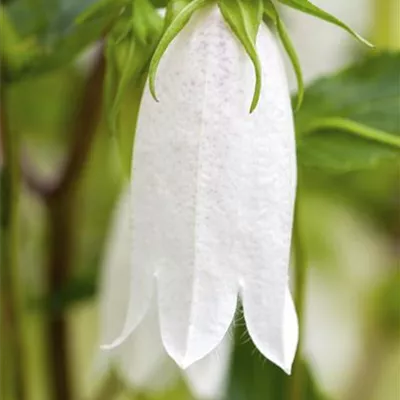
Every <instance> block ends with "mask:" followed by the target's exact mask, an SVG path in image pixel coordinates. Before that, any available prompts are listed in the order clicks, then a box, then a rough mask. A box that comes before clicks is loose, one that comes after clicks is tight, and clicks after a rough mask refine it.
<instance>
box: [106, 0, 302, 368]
mask: <svg viewBox="0 0 400 400" xmlns="http://www.w3.org/2000/svg"><path fill="white" fill-rule="evenodd" d="M257 50H258V54H259V58H260V61H261V65H262V70H263V72H262V91H261V97H260V101H259V104H258V106H257V108H256V110H255V111H254V112H253V113H252V114H249V108H250V104H251V100H252V97H253V89H254V83H255V77H254V69H253V65H252V63H251V61H250V59H249V57H248V56H247V54H246V53H245V50H244V49H243V47H242V45H241V44H240V42H239V41H238V40H237V38H236V37H235V36H234V34H233V33H232V31H231V30H230V28H229V27H228V25H227V23H226V22H225V21H224V20H223V18H222V16H221V13H220V11H219V9H218V8H217V6H210V7H206V8H204V9H202V10H200V11H198V12H196V13H195V14H194V15H193V16H192V18H191V20H190V21H189V23H188V24H187V25H186V27H185V28H184V29H183V30H182V31H181V32H180V33H179V34H178V36H177V37H176V38H175V39H174V41H173V42H172V43H171V45H170V46H169V48H168V49H167V51H166V53H165V55H164V56H163V57H162V59H161V62H160V65H159V70H158V75H157V81H156V89H157V95H158V98H159V102H156V101H155V100H154V99H153V98H152V97H151V95H150V93H149V90H148V88H146V90H145V92H144V95H143V99H142V104H141V109H140V113H139V120H138V125H137V132H136V139H135V146H134V153H133V170H132V185H131V217H132V218H131V229H132V232H131V235H132V236H131V239H132V242H131V248H132V253H131V255H132V258H131V263H132V269H133V270H134V271H133V273H132V282H131V283H132V287H131V301H130V304H131V307H130V311H129V313H128V316H127V320H126V325H125V329H124V332H123V334H122V335H121V336H120V338H119V339H118V340H117V341H116V342H115V343H114V344H113V345H117V344H119V343H120V342H121V341H122V340H123V339H125V338H126V337H127V336H128V335H129V333H130V332H132V331H133V330H134V329H135V328H136V326H137V324H138V323H139V322H140V320H141V319H142V318H143V315H144V313H145V311H146V309H147V308H148V306H149V304H150V302H151V300H150V299H151V297H152V296H156V297H157V301H158V309H159V317H160V325H161V337H162V341H163V344H164V346H165V349H166V350H167V352H168V354H169V355H170V356H171V357H172V358H173V359H174V360H175V361H176V362H177V363H178V365H180V366H181V367H182V368H186V367H188V366H189V365H191V364H192V363H194V362H195V361H197V360H200V359H202V358H204V357H205V356H206V355H207V354H209V353H210V352H211V351H212V350H213V349H215V348H216V347H217V346H218V344H219V343H220V342H221V341H222V339H223V338H224V336H225V335H226V333H227V331H228V329H229V326H230V324H231V322H232V320H233V317H234V314H235V310H236V305H237V298H238V295H239V294H240V295H241V298H242V302H243V309H244V316H245V321H246V323H247V327H248V331H249V334H250V336H251V338H252V339H253V341H254V343H255V344H256V346H257V347H258V349H259V350H260V351H261V352H262V353H263V354H264V355H265V356H266V357H267V358H269V359H270V360H271V361H273V362H274V363H276V364H277V365H279V366H281V367H282V368H283V369H284V370H285V371H287V372H289V371H290V367H291V364H292V361H293V357H294V352H295V347H296V344H294V345H293V344H291V345H290V346H288V344H287V337H288V332H287V329H289V328H290V329H291V330H293V332H292V333H291V334H290V333H289V334H290V338H293V337H295V338H296V341H297V333H296V332H297V321H296V315H295V311H294V307H293V303H292V301H291V299H290V296H289V299H287V297H288V296H287V295H286V290H287V285H288V264H289V253H290V241H291V229H292V218H293V204H294V198H295V186H296V160H295V143H294V129H293V121H292V111H291V105H290V98H289V91H288V87H287V82H286V77H285V73H284V68H283V65H282V60H281V55H280V53H279V50H278V46H277V44H276V41H275V38H274V37H273V35H272V34H271V33H270V32H269V30H268V28H267V27H266V26H264V25H263V26H262V27H261V29H260V32H259V35H258V39H257ZM153 277H154V278H155V280H154V281H155V282H156V293H154V290H153V286H152V283H153ZM285 309H289V310H290V312H289V313H287V312H285ZM287 314H288V315H289V316H290V317H289V319H290V321H287V319H286V318H285V315H287ZM288 327H289V328H288Z"/></svg>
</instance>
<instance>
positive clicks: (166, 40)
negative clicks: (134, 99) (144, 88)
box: [149, 0, 212, 101]
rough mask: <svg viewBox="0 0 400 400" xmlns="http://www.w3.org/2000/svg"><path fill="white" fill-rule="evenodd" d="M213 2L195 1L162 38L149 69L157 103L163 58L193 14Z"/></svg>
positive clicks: (181, 13) (151, 85) (171, 24)
mask: <svg viewBox="0 0 400 400" xmlns="http://www.w3.org/2000/svg"><path fill="white" fill-rule="evenodd" d="M211 1H212V0H193V1H192V2H191V3H189V4H188V5H187V6H186V7H184V8H183V9H182V10H181V11H180V12H179V13H178V14H177V16H176V17H175V18H174V19H173V20H172V21H171V23H170V25H169V26H168V27H167V29H166V30H165V32H164V34H163V36H162V37H161V40H160V42H159V43H158V46H157V48H156V50H155V52H154V55H153V58H152V59H151V63H150V68H149V85H150V92H151V94H152V96H153V97H154V99H155V100H156V101H158V99H157V95H156V88H155V81H156V75H157V69H158V66H159V64H160V60H161V57H162V56H163V55H164V53H165V51H166V50H167V48H168V46H169V45H170V44H171V42H172V41H173V40H174V38H175V37H176V36H177V35H178V33H179V32H180V31H181V30H182V29H183V28H184V27H185V26H186V24H187V23H188V22H189V20H190V18H191V16H192V15H193V13H194V12H195V11H197V10H198V9H200V8H201V7H204V6H205V5H206V4H207V3H210V2H211Z"/></svg>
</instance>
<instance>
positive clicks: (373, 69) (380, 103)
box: [296, 53, 400, 172]
mask: <svg viewBox="0 0 400 400" xmlns="http://www.w3.org/2000/svg"><path fill="white" fill-rule="evenodd" d="M399 80H400V53H398V54H389V53H381V54H377V55H374V56H370V57H368V58H367V59H365V60H364V61H362V62H361V63H359V64H356V65H353V66H351V67H350V68H348V69H346V70H344V71H342V72H340V73H338V74H336V75H333V76H330V77H326V78H323V79H321V80H318V81H317V82H315V83H314V84H312V85H311V86H310V87H309V88H308V89H307V90H306V92H305V98H304V102H303V107H302V108H301V110H300V111H299V112H298V113H297V115H296V129H297V136H298V137H297V143H298V156H299V162H300V164H302V165H304V166H307V167H313V168H320V169H324V170H328V171H331V172H348V171H352V170H357V169H365V168H370V167H372V166H375V165H377V164H378V163H381V162H383V161H385V160H388V159H398V157H399V154H400V119H399V118H398V107H399V104H400V90H399Z"/></svg>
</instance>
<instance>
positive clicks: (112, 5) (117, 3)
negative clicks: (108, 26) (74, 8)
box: [75, 0, 130, 24]
mask: <svg viewBox="0 0 400 400" xmlns="http://www.w3.org/2000/svg"><path fill="white" fill-rule="evenodd" d="M129 3H130V0H100V1H97V2H95V3H94V4H93V5H91V6H89V7H88V8H87V9H86V10H85V11H83V12H82V13H81V14H80V15H79V16H78V17H77V18H76V20H75V22H76V23H77V24H83V23H85V22H89V21H93V20H95V19H97V18H99V17H101V16H102V15H104V14H106V13H108V14H110V13H113V14H115V16H118V14H119V12H120V11H121V9H123V8H124V7H126V6H127V5H129Z"/></svg>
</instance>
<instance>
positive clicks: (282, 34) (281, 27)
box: [264, 0, 304, 111]
mask: <svg viewBox="0 0 400 400" xmlns="http://www.w3.org/2000/svg"><path fill="white" fill-rule="evenodd" d="M264 13H265V15H266V16H267V17H268V18H269V19H270V20H272V22H273V23H274V24H275V25H276V29H277V31H278V35H279V38H280V40H281V41H282V44H283V47H284V48H285V51H286V53H287V55H288V56H289V59H290V61H291V63H292V66H293V69H294V72H295V75H296V79H297V100H296V108H295V110H296V111H298V110H299V109H300V107H301V104H302V102H303V97H304V80H303V73H302V71H301V66H300V61H299V58H298V56H297V53H296V49H295V48H294V46H293V43H292V41H291V39H290V36H289V34H288V33H287V30H286V27H285V24H284V22H283V21H282V19H281V18H280V16H279V13H278V11H277V9H276V7H275V5H274V3H272V1H271V0H264Z"/></svg>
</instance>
